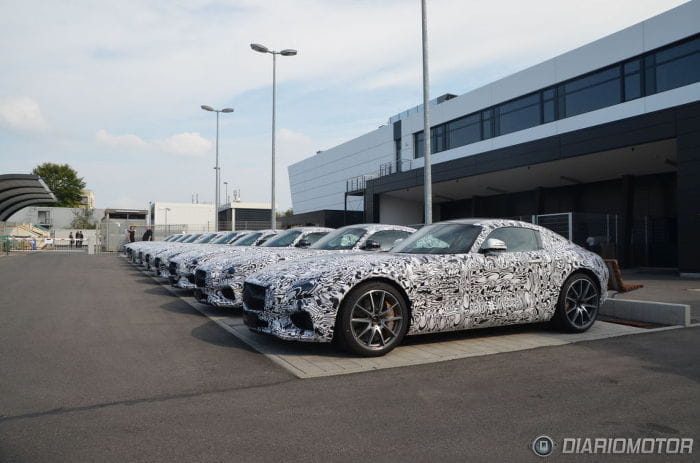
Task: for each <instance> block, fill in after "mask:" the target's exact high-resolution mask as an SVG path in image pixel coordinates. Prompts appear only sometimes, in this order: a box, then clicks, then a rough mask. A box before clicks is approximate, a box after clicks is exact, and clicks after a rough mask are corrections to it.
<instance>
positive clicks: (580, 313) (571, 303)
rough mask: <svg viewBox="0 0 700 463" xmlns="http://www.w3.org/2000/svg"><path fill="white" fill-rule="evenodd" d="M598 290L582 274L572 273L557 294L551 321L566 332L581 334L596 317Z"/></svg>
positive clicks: (590, 279)
mask: <svg viewBox="0 0 700 463" xmlns="http://www.w3.org/2000/svg"><path fill="white" fill-rule="evenodd" d="M599 305H600V290H599V289H598V285H596V283H595V281H593V279H592V278H591V277H589V276H588V275H586V274H584V273H574V274H573V275H571V276H570V277H569V278H568V279H567V280H566V281H565V282H564V286H563V287H562V289H561V293H560V294H559V301H558V303H557V310H556V312H555V314H554V319H553V321H554V322H555V323H556V324H557V325H558V326H559V327H560V328H562V329H564V330H566V331H573V332H579V333H580V332H582V331H586V330H587V329H588V328H590V327H591V326H592V325H593V322H595V319H596V317H597V316H598V308H599Z"/></svg>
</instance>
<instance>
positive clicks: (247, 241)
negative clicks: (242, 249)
mask: <svg viewBox="0 0 700 463" xmlns="http://www.w3.org/2000/svg"><path fill="white" fill-rule="evenodd" d="M261 235H262V233H251V234H249V235H246V236H244V237H243V238H241V239H240V240H236V241H234V242H233V244H235V245H236V246H250V245H252V244H253V243H255V241H256V240H257V239H258V238H260V236H261Z"/></svg>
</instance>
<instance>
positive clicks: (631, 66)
mask: <svg viewBox="0 0 700 463" xmlns="http://www.w3.org/2000/svg"><path fill="white" fill-rule="evenodd" d="M640 70H641V64H640V63H639V60H638V59H636V60H634V61H628V62H627V63H625V74H631V73H633V72H639V71H640Z"/></svg>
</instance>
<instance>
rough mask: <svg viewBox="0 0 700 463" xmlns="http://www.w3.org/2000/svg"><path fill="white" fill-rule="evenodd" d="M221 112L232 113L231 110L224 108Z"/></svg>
mask: <svg viewBox="0 0 700 463" xmlns="http://www.w3.org/2000/svg"><path fill="white" fill-rule="evenodd" d="M221 112H222V113H232V112H233V108H224V109H222V110H221Z"/></svg>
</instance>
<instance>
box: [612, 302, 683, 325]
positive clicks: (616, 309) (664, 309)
mask: <svg viewBox="0 0 700 463" xmlns="http://www.w3.org/2000/svg"><path fill="white" fill-rule="evenodd" d="M600 314H601V315H608V316H611V317H615V318H621V319H623V320H635V321H640V322H648V323H656V324H659V325H680V326H690V306H689V305H686V304H671V303H667V302H653V301H635V300H630V299H607V300H606V301H605V302H604V303H603V305H602V306H601V307H600Z"/></svg>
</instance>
